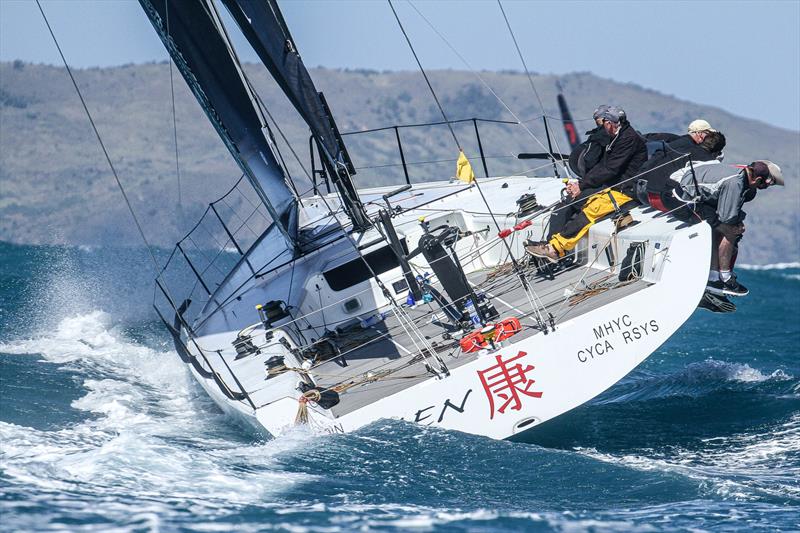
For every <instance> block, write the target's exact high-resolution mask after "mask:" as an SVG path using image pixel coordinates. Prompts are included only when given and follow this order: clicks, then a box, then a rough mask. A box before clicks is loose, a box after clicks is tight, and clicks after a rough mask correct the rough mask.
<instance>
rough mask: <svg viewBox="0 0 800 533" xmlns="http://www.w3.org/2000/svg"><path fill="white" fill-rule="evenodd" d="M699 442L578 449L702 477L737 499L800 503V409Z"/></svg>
mask: <svg viewBox="0 0 800 533" xmlns="http://www.w3.org/2000/svg"><path fill="white" fill-rule="evenodd" d="M701 442H702V445H701V446H700V447H696V446H695V447H691V448H686V447H674V448H670V449H667V450H664V451H661V452H654V451H653V450H646V451H647V452H648V453H647V455H645V454H622V455H617V454H612V453H602V452H599V451H597V450H596V449H593V448H585V449H581V448H578V449H577V450H576V451H578V452H579V453H582V454H584V455H587V456H589V457H593V458H595V459H598V460H601V461H604V462H608V463H612V464H618V465H624V466H627V467H630V468H634V469H637V470H641V471H661V472H674V473H677V474H680V475H682V476H686V477H688V478H691V479H695V480H698V481H700V482H702V486H704V487H707V490H708V491H709V492H710V493H713V494H716V495H719V496H722V497H725V498H733V499H737V500H760V499H764V498H778V499H790V500H792V501H795V502H800V465H798V463H797V459H798V457H800V413H795V414H794V415H792V416H790V417H789V419H788V420H786V421H785V422H783V423H779V424H773V425H772V426H771V427H767V428H762V431H758V432H747V433H738V434H735V435H730V436H720V437H709V438H704V439H701Z"/></svg>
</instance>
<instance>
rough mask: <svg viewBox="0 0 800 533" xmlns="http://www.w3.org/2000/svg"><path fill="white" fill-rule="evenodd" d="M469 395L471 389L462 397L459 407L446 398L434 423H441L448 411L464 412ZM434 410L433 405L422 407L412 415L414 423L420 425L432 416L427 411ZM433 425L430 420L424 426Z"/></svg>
mask: <svg viewBox="0 0 800 533" xmlns="http://www.w3.org/2000/svg"><path fill="white" fill-rule="evenodd" d="M471 393H472V389H469V390H467V393H466V394H465V395H464V398H463V399H462V400H461V403H460V404H459V405H456V404H454V403H453V402H451V401H450V398H447V399H446V400H445V401H444V403H443V404H442V410H441V411H440V412H439V418H438V419H437V420H436V423H437V424H439V423H441V422H442V420H444V415H445V413H446V412H447V410H448V409H452V410H453V411H456V412H457V413H458V414H462V413H463V412H464V411H465V410H466V405H467V398H469V395H470V394H471ZM435 408H436V406H435V405H430V406H428V407H423V408H422V409H420V410H419V411H417V412H416V413H415V414H414V422H417V423H422V422H423V421H424V420H428V419H429V418H431V417H432V416H433V413H428V411H430V410H431V409H435ZM433 423H434V421H433V419H431V420H430V422H427V424H426V425H431V424H433Z"/></svg>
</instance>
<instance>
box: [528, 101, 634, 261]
mask: <svg viewBox="0 0 800 533" xmlns="http://www.w3.org/2000/svg"><path fill="white" fill-rule="evenodd" d="M598 111H599V113H598V119H599V120H602V123H603V129H604V130H605V132H606V133H607V134H608V135H609V136H610V137H611V141H610V142H609V143H608V146H606V148H605V151H604V152H603V157H602V158H601V159H600V161H599V162H598V163H597V164H596V165H594V166H593V167H592V168H591V169H589V170H588V171H587V172H586V174H585V175H584V176H583V178H582V179H581V180H580V181H574V182H570V183H568V184H567V193H568V195H569V197H570V198H569V199H568V200H567V201H566V202H563V203H562V204H559V205H558V206H556V208H555V209H554V210H553V213H552V215H551V216H550V234H549V237H548V241H547V242H540V243H529V244H528V245H526V247H525V249H526V250H527V252H528V253H530V254H531V255H533V256H535V257H540V258H543V259H546V260H548V261H550V262H552V263H555V262H557V261H558V260H559V258H561V257H564V255H565V254H566V252H567V251H569V250H572V249H573V248H574V247H575V246H576V245H577V243H578V241H579V240H580V239H581V238H582V237H583V236H584V235H585V234H586V232H588V231H589V228H590V227H591V226H592V224H594V223H595V221H597V220H598V219H600V218H602V217H604V216H606V215H608V214H610V213H613V212H614V211H616V210H618V209H619V208H620V207H622V206H623V205H625V204H627V203H628V202H631V201H633V195H634V192H633V191H634V184H633V183H632V178H633V177H634V176H635V175H636V172H637V171H638V170H639V167H641V166H642V163H644V162H645V160H646V159H647V148H646V147H645V141H644V139H643V138H642V137H641V136H640V135H639V134H638V133H637V132H636V130H634V129H633V127H632V126H631V125H630V123H629V122H628V120H627V116H626V114H625V111H623V110H622V109H621V108H618V107H613V106H611V107H608V108H607V109H598Z"/></svg>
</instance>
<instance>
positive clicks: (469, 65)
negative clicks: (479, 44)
mask: <svg viewBox="0 0 800 533" xmlns="http://www.w3.org/2000/svg"><path fill="white" fill-rule="evenodd" d="M407 1H408V3H409V5H410V6H411V7H412V8H414V11H416V12H417V13H418V14H419V16H420V17H422V20H424V21H425V22H426V23H427V24H428V26H430V28H431V30H433V32H434V33H435V34H436V35H438V36H439V38H440V39H441V40H442V41H443V42H444V44H446V45H447V47H448V48H450V50H451V51H452V52H453V53H454V54H455V55H456V57H458V58H459V59H460V60H461V62H462V63H464V66H466V67H467V70H469V71H470V72H471V73H472V74H474V75H475V77H476V78H478V81H480V82H481V83H482V84H483V86H484V87H486V89H487V90H488V91H489V92H490V93H492V96H494V97H495V98H496V99H497V101H498V102H500V105H502V106H503V107H504V108H505V110H506V111H508V113H509V114H510V115H511V116H512V117H514V120H516V121H517V122H516V124H518V125H519V126H522V129H524V130H525V132H526V133H527V134H528V135H530V136H531V138H532V139H533V140H534V141H536V143H537V144H538V145H539V146H540V147H541V148H542V150H544V151H545V152H547V153H548V154H550V149H549V148H548V147H547V146H545V145H544V143H542V141H541V140H539V138H538V137H537V136H536V135H534V133H533V132H532V131H531V129H530V128H528V126H526V125H525V121H523V120H522V119H520V118H519V116H517V114H516V113H514V112H513V111H512V110H511V108H510V107H509V106H508V104H506V103H505V101H504V100H503V99H502V98H500V95H498V94H497V92H496V91H495V90H494V89H493V88H492V86H491V85H489V83H487V81H486V80H485V79H483V76H481V75H480V73H479V72H478V71H477V70H475V68H474V67H473V66H472V65H471V64H470V63H469V61H467V60H466V59H465V58H464V56H463V55H461V54H460V53H459V51H458V50H456V48H455V46H453V45H452V44H451V43H450V41H448V40H447V38H446V37H445V36H444V35H442V33H441V32H440V31H439V30H438V29H436V26H434V25H433V23H432V22H431V21H430V20H428V18H427V17H426V16H425V15H423V14H422V12H421V11H420V10H419V9H417V7H416V6H415V5H414V4H413V3H412V2H411V0H407ZM535 118H541V117H535ZM535 118H534V119H530V120H535ZM551 155H552V154H551Z"/></svg>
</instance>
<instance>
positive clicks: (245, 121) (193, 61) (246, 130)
mask: <svg viewBox="0 0 800 533" xmlns="http://www.w3.org/2000/svg"><path fill="white" fill-rule="evenodd" d="M139 3H140V4H141V5H142V7H143V8H144V11H145V13H146V14H147V16H148V17H149V18H150V21H151V22H152V23H153V27H154V28H155V29H156V32H157V33H158V34H159V36H160V37H161V40H162V41H163V43H164V46H165V47H166V48H167V50H168V51H169V54H170V56H172V59H173V60H174V62H175V65H176V66H177V67H178V69H179V70H180V72H181V74H182V75H183V77H184V79H185V80H186V83H187V84H188V86H189V88H190V89H191V90H192V92H193V93H194V95H195V97H196V98H197V101H198V102H199V103H200V105H201V106H202V108H203V110H204V111H205V112H206V115H207V116H208V118H209V120H210V121H211V123H212V124H213V125H214V127H215V128H216V130H217V133H218V134H219V136H220V137H221V138H222V140H223V141H224V142H225V145H226V146H227V148H228V150H229V151H230V152H231V154H232V155H233V157H234V159H235V160H236V162H237V163H238V165H239V166H240V167H241V168H242V171H243V172H244V173H245V175H246V176H247V178H248V179H249V180H250V182H251V183H252V184H253V187H254V188H255V189H256V191H257V192H258V193H259V195H260V196H261V199H262V200H263V202H264V204H265V206H266V207H267V209H268V210H269V212H270V215H271V216H272V217H273V219H274V220H275V222H277V225H278V227H279V228H280V229H281V230H282V233H283V234H284V236H285V237H286V238H287V239H288V240H289V241H290V242H289V243H287V244H288V245H289V246H291V247H294V246H295V244H294V243H295V242H296V236H297V205H296V204H297V201H296V199H295V197H294V196H293V195H292V192H291V190H290V189H289V187H288V186H287V184H286V177H285V175H284V172H283V169H282V168H281V166H280V165H279V164H278V161H277V160H276V158H275V154H274V153H273V150H272V148H271V145H270V141H269V139H268V137H267V136H266V135H265V130H264V126H265V124H266V123H265V121H264V120H263V117H262V116H261V115H260V113H259V111H258V107H257V106H256V105H255V103H254V102H255V100H254V96H253V94H252V92H251V90H250V88H249V86H248V84H247V81H246V80H245V78H244V75H243V73H242V71H241V67H240V65H239V61H238V59H237V58H236V55H235V52H234V51H233V48H232V47H231V45H230V43H229V41H228V38H227V35H226V33H225V30H224V28H223V26H222V22H221V20H220V18H219V13H218V12H217V10H216V7H215V6H214V2H213V0H139Z"/></svg>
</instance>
